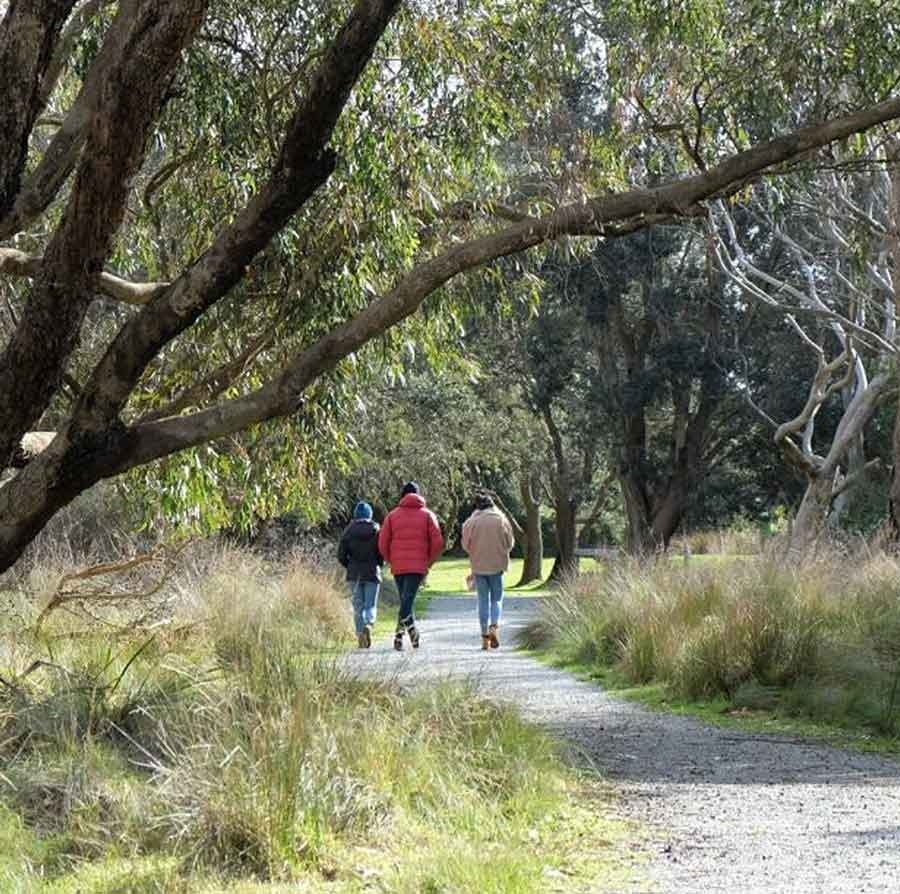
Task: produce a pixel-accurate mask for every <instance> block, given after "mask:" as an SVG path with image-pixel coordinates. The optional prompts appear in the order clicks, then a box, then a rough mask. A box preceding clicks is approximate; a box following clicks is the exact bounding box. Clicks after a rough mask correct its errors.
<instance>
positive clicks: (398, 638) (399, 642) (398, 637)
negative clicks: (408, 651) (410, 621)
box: [394, 630, 403, 652]
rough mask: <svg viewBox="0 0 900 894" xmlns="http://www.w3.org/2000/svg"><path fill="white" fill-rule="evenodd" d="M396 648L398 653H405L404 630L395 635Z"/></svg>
mask: <svg viewBox="0 0 900 894" xmlns="http://www.w3.org/2000/svg"><path fill="white" fill-rule="evenodd" d="M394 648H395V649H396V650H397V651H398V652H402V651H403V631H402V630H398V631H397V632H396V633H395V634H394Z"/></svg>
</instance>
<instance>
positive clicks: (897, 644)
mask: <svg viewBox="0 0 900 894" xmlns="http://www.w3.org/2000/svg"><path fill="white" fill-rule="evenodd" d="M529 635H530V637H531V640H532V643H533V644H534V645H536V646H539V647H540V646H550V647H551V648H552V649H553V650H554V651H555V652H556V653H557V654H559V655H560V656H561V657H562V658H563V659H565V660H566V661H569V662H573V663H576V664H581V665H592V666H596V667H603V668H613V669H615V670H616V671H617V672H618V673H619V674H620V675H621V676H622V677H623V678H624V679H625V680H626V681H628V682H631V683H635V684H648V683H658V684H664V685H665V686H667V687H668V688H669V689H670V691H671V692H672V693H673V694H674V695H676V696H678V697H682V698H687V699H709V698H725V699H727V700H729V701H731V702H732V703H734V704H735V705H741V706H745V707H763V706H765V707H776V708H777V709H778V710H779V711H780V712H782V713H786V714H792V715H803V716H808V717H812V718H814V719H817V720H823V721H826V722H830V723H835V724H839V725H849V726H859V725H862V726H864V727H867V728H870V729H872V730H874V731H877V732H879V733H882V734H887V735H897V734H898V733H900V563H898V561H897V560H896V559H894V558H891V557H887V556H876V557H867V558H865V559H863V560H860V561H846V560H845V559H844V560H842V559H840V558H838V557H831V558H824V559H819V560H817V561H815V562H810V563H806V564H798V565H791V564H789V563H785V562H780V561H776V560H773V559H771V558H765V557H760V558H757V559H746V560H742V561H733V562H725V563H715V564H714V565H713V564H706V563H701V562H691V563H687V564H686V565H685V564H684V563H682V562H680V561H671V560H660V561H657V562H652V563H638V562H623V563H620V564H617V565H614V566H612V567H610V568H609V569H608V570H607V571H605V572H602V573H598V574H593V575H584V576H582V577H580V578H578V579H576V580H575V581H574V582H573V583H572V584H570V586H568V587H566V588H564V589H562V590H561V591H560V592H559V593H557V594H556V595H555V596H554V597H552V599H551V600H550V602H549V603H548V605H547V606H546V609H545V611H544V613H543V615H542V618H541V619H540V621H538V622H537V623H536V624H535V625H534V626H533V628H532V630H531V631H530V634H529Z"/></svg>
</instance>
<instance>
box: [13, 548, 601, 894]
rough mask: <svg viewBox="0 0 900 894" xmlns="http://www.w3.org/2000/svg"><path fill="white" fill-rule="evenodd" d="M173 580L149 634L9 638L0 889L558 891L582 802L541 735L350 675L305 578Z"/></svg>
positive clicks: (335, 600)
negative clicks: (553, 879) (171, 598)
mask: <svg viewBox="0 0 900 894" xmlns="http://www.w3.org/2000/svg"><path fill="white" fill-rule="evenodd" d="M175 586H176V589H178V588H179V587H180V588H181V589H180V591H179V594H178V597H177V599H176V600H175V603H174V613H173V615H172V616H171V617H170V618H169V621H168V623H166V624H162V625H155V626H154V627H153V629H150V630H143V631H140V632H138V631H134V632H133V633H132V634H130V635H129V634H123V633H122V630H123V627H122V625H121V624H119V625H117V627H116V631H117V633H116V636H115V637H114V638H113V637H111V636H110V635H109V634H108V633H107V632H105V631H104V630H103V629H98V630H97V631H96V632H94V633H85V631H84V630H83V628H82V627H81V626H80V623H81V620H79V629H78V631H77V633H78V635H77V636H71V635H68V634H69V631H67V628H66V617H65V615H64V614H63V613H59V614H57V615H54V616H52V620H51V621H49V622H48V623H47V624H46V625H45V627H44V628H43V629H42V631H41V635H40V637H39V638H35V637H34V635H33V634H30V633H29V632H28V629H27V627H19V628H18V629H15V630H14V629H12V627H11V626H7V629H5V630H3V631H2V633H0V678H2V680H3V682H2V683H0V890H2V891H4V892H7V891H9V892H16V894H57V892H58V894H73V892H75V891H78V892H81V894H88V892H101V891H102V892H105V894H111V892H114V891H122V892H126V891H127V892H129V894H130V892H135V891H137V892H141V891H147V892H150V891H154V892H182V891H184V892H187V891H191V892H194V891H201V892H202V891H210V892H211V891H232V890H234V891H244V890H246V891H250V890H253V891H256V890H260V891H263V890H270V889H271V890H272V891H276V890H281V888H280V885H282V884H283V885H287V886H293V885H296V884H297V883H298V882H300V881H302V882H303V887H302V888H301V889H302V890H310V891H317V890H319V887H317V886H318V885H322V886H323V888H322V890H325V889H326V888H327V890H329V891H345V890H346V891H355V890H360V889H361V888H363V887H367V886H369V887H371V886H373V885H374V887H375V888H376V890H385V891H397V892H401V894H402V892H405V891H408V892H414V891H415V892H418V891H434V892H438V891H441V892H443V891H447V892H452V891H470V890H472V891H474V890H483V891H497V892H501V891H502V892H523V894H524V892H532V891H539V890H553V888H552V886H549V887H548V885H547V884H545V882H546V879H545V878H544V877H543V872H544V870H545V869H546V868H548V867H551V868H554V867H556V868H559V867H560V866H563V865H564V864H565V863H566V861H569V860H571V859H573V858H572V856H571V851H572V849H573V848H574V847H575V846H576V844H575V842H574V841H571V840H569V839H570V838H571V834H570V832H571V829H570V828H568V826H567V825H566V823H567V822H569V821H568V820H567V821H566V822H562V821H561V819H560V818H561V817H575V816H577V815H578V807H577V804H575V803H574V801H573V799H572V793H571V791H570V785H571V781H570V780H571V777H568V776H567V775H566V774H565V773H564V772H563V770H562V768H561V765H560V764H559V763H558V759H557V757H556V755H555V754H554V751H553V748H552V747H551V746H550V744H549V743H548V740H547V739H546V738H544V737H543V736H542V735H541V734H539V733H537V732H535V731H534V730H533V729H530V728H528V727H526V726H524V725H523V724H522V723H521V722H520V721H519V720H518V719H517V717H516V716H515V715H514V714H513V713H512V712H510V711H507V710H503V709H499V708H496V707H493V706H491V705H489V704H488V703H486V702H485V701H484V700H483V699H482V698H481V697H480V696H478V695H477V693H475V692H474V691H472V690H471V689H470V688H467V687H464V686H463V687H461V686H453V685H449V684H447V685H443V686H439V687H437V688H431V689H422V690H417V691H416V692H413V693H406V694H402V693H401V692H400V691H399V688H398V686H397V685H396V684H395V683H393V682H392V681H390V680H388V681H383V680H376V679H367V678H364V677H360V676H358V675H354V674H352V673H351V672H350V671H349V670H348V669H347V668H348V664H347V662H346V661H344V660H343V658H342V656H343V653H344V652H345V650H346V646H347V644H348V642H349V641H350V636H349V634H350V632H351V631H350V626H349V611H348V608H347V600H346V599H345V598H344V596H343V594H342V593H339V592H337V591H336V590H335V588H334V586H333V584H332V582H331V581H330V580H328V579H326V578H323V577H321V576H318V575H316V574H313V573H311V572H309V571H308V570H307V569H306V568H304V567H303V566H300V565H295V566H293V567H290V568H288V569H287V571H286V572H283V573H280V574H278V575H275V574H273V572H272V569H271V568H270V567H268V566H267V565H266V563H265V562H264V561H263V560H262V559H260V558H258V557H256V556H254V555H252V554H249V553H245V552H231V553H228V554H225V555H224V556H222V557H221V558H220V560H219V561H218V562H217V563H215V564H214V565H213V567H212V568H211V569H210V570H208V571H207V572H205V573H203V574H202V575H199V576H194V577H192V578H191V579H190V580H188V581H186V582H181V583H178V582H175ZM37 608H38V607H32V608H31V614H32V617H33V616H34V614H35V613H36V610H37ZM27 614H28V609H27V608H23V610H22V613H20V614H19V615H17V616H16V617H17V619H18V621H17V623H18V622H19V621H20V620H21V618H23V617H25V616H27ZM26 620H27V617H26ZM591 833H592V834H593V835H594V836H596V835H597V832H596V831H595V830H591ZM602 834H603V835H604V836H609V834H610V827H609V826H608V825H607V826H604V828H603V830H602ZM557 839H558V841H557ZM538 841H544V842H545V844H546V846H545V847H544V848H542V849H538V848H536V847H535V843H536V842H538ZM589 842H590V834H589V833H587V832H585V834H584V835H583V836H582V838H581V840H580V841H579V842H578V844H577V847H578V848H579V851H580V853H579V859H583V857H584V850H585V844H586V843H587V844H588V845H589ZM596 849H597V852H598V854H599V853H600V852H601V851H602V850H603V847H602V846H601V845H600V844H598V845H597V848H596ZM587 850H588V853H590V852H591V851H590V847H588V848H587ZM604 859H605V857H603V856H597V857H596V860H595V865H594V866H593V868H592V870H591V872H593V871H595V870H596V871H599V869H598V868H597V867H599V866H601V865H602V864H603V860H604ZM585 873H586V875H585V877H587V876H588V875H590V872H588V871H587V870H585ZM257 886H258V887H257ZM287 889H288V888H287V887H285V888H284V890H287ZM290 889H291V890H297V888H296V887H290ZM573 890H578V888H577V887H576V888H574V889H573Z"/></svg>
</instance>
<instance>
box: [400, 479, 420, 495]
mask: <svg viewBox="0 0 900 894" xmlns="http://www.w3.org/2000/svg"><path fill="white" fill-rule="evenodd" d="M418 492H419V485H418V484H416V482H415V481H407V482H406V484H404V485H403V489H402V490H401V491H400V496H401V497H405V496H406V495H407V494H417V493H418Z"/></svg>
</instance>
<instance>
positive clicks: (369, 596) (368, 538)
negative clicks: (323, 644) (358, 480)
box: [338, 501, 384, 649]
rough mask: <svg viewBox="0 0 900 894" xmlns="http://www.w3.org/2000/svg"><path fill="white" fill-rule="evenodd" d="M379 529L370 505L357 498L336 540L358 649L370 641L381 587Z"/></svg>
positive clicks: (368, 644) (382, 562)
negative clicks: (345, 574) (348, 586)
mask: <svg viewBox="0 0 900 894" xmlns="http://www.w3.org/2000/svg"><path fill="white" fill-rule="evenodd" d="M378 531H379V527H378V524H377V523H376V522H374V521H373V520H372V507H371V506H370V505H369V504H368V503H365V502H362V501H360V502H359V503H357V504H356V507H355V508H354V510H353V521H351V522H350V524H349V525H347V527H346V528H345V530H344V533H343V534H342V535H341V542H340V544H338V561H339V562H340V563H341V565H343V566H344V568H346V569H347V583H349V584H350V598H351V601H352V602H353V623H354V626H355V627H356V641H357V643H358V644H359V647H360V649H368V648H369V647H370V646H371V645H372V627H373V625H374V624H375V612H376V610H377V605H378V591H379V589H380V587H381V566H382V565H383V564H384V559H382V558H381V553H380V552H379V551H378Z"/></svg>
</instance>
